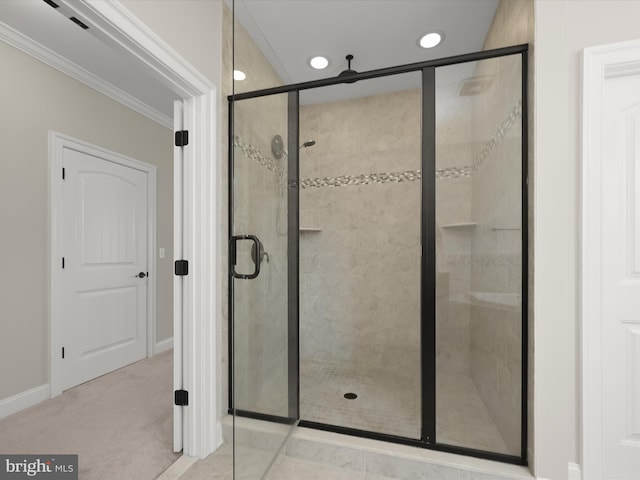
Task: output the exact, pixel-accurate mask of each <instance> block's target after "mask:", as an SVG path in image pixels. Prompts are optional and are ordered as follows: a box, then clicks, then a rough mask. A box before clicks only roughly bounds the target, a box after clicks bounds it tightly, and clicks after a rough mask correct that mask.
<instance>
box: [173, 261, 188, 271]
mask: <svg viewBox="0 0 640 480" xmlns="http://www.w3.org/2000/svg"><path fill="white" fill-rule="evenodd" d="M175 272H176V275H189V262H188V261H187V260H176V263H175Z"/></svg>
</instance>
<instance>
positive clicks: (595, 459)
mask: <svg viewBox="0 0 640 480" xmlns="http://www.w3.org/2000/svg"><path fill="white" fill-rule="evenodd" d="M639 58H640V40H634V41H630V42H622V43H615V44H610V45H603V46H597V47H590V48H586V49H585V50H584V52H583V57H582V79H583V85H582V87H583V92H582V184H581V187H582V192H581V197H582V212H581V223H582V224H581V237H582V238H581V247H582V252H581V253H582V262H581V265H582V268H581V271H580V281H581V285H580V304H579V306H580V311H579V315H580V318H581V320H582V321H581V330H582V331H581V333H582V338H581V344H582V392H581V397H582V461H583V464H582V471H583V475H584V478H602V345H601V334H600V326H601V323H602V284H601V278H602V275H601V259H602V250H601V243H600V242H601V233H600V232H601V223H602V222H601V200H602V192H601V183H600V178H601V175H600V173H601V169H602V162H603V158H602V155H603V152H602V137H603V129H604V124H603V121H602V111H603V97H602V92H603V89H604V83H605V80H606V78H610V77H614V76H618V75H620V74H621V73H622V72H624V71H629V70H631V71H634V70H635V69H637V68H638V62H637V60H638V59H639Z"/></svg>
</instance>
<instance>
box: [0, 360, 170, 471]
mask: <svg viewBox="0 0 640 480" xmlns="http://www.w3.org/2000/svg"><path fill="white" fill-rule="evenodd" d="M172 363H173V355H172V352H165V353H162V354H160V355H156V356H155V357H153V358H149V359H146V360H142V361H140V362H138V363H135V364H133V365H129V366H128V367H125V368H122V369H120V370H117V371H115V372H113V373H110V374H109V375H105V376H103V377H100V378H97V379H95V380H92V381H90V382H87V383H85V384H83V385H80V386H78V387H75V388H72V389H70V390H68V391H66V392H65V393H63V394H62V395H60V396H58V397H56V398H54V399H51V400H47V401H46V402H43V403H41V404H39V405H36V406H34V407H31V408H29V409H27V410H24V411H22V412H20V413H17V414H15V415H12V416H10V417H7V418H5V419H2V420H0V453H18V454H20V453H31V454H63V453H72V454H78V455H79V457H78V461H79V479H80V480H153V479H155V478H157V477H158V476H159V475H160V474H161V473H162V472H163V471H164V470H166V469H167V468H168V467H169V466H170V465H171V464H172V463H173V462H174V461H175V460H176V459H177V458H178V457H179V456H180V454H176V453H173V451H172V450H173V448H172V447H173V425H172V423H173V414H172V411H173V410H172V403H173V394H172V390H173V381H172V375H173V373H172V372H173V369H172Z"/></svg>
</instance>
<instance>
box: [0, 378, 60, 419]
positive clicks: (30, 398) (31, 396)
mask: <svg viewBox="0 0 640 480" xmlns="http://www.w3.org/2000/svg"><path fill="white" fill-rule="evenodd" d="M50 397H51V393H50V388H49V384H48V383H47V384H45V385H40V386H39V387H35V388H32V389H31V390H27V391H25V392H21V393H18V394H16V395H13V396H12V397H8V398H4V399H2V400H0V418H5V417H8V416H9V415H13V414H14V413H18V412H19V411H21V410H24V409H25V408H29V407H32V406H33V405H36V404H38V403H40V402H44V401H45V400H48V399H49V398H50Z"/></svg>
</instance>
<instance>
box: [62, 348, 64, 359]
mask: <svg viewBox="0 0 640 480" xmlns="http://www.w3.org/2000/svg"><path fill="white" fill-rule="evenodd" d="M62 358H64V347H62Z"/></svg>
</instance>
